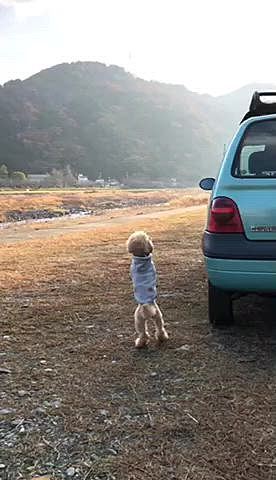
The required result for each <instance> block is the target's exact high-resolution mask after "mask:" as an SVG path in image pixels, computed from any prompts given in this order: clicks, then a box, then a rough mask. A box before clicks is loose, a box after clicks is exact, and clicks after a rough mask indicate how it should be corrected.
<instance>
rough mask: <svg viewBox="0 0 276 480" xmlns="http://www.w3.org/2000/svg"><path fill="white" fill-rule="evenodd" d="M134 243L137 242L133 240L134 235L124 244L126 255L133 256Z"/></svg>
mask: <svg viewBox="0 0 276 480" xmlns="http://www.w3.org/2000/svg"><path fill="white" fill-rule="evenodd" d="M136 243H137V240H136V238H135V235H134V234H132V235H130V237H129V238H128V240H127V242H126V248H127V251H128V253H132V254H134V251H135V249H136Z"/></svg>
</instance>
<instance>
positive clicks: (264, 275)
mask: <svg viewBox="0 0 276 480" xmlns="http://www.w3.org/2000/svg"><path fill="white" fill-rule="evenodd" d="M205 263H206V268H207V274H208V278H209V280H210V282H211V283H212V285H214V286H215V287H218V288H221V289H224V290H231V291H235V292H236V291H240V292H256V293H274V292H275V294H276V260H266V261H261V260H231V259H230V260H229V259H221V258H210V257H206V256H205Z"/></svg>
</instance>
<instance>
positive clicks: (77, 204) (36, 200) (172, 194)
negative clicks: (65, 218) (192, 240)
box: [0, 189, 207, 222]
mask: <svg viewBox="0 0 276 480" xmlns="http://www.w3.org/2000/svg"><path fill="white" fill-rule="evenodd" d="M206 198H207V195H206V194H200V193H199V190H198V189H184V190H153V191H144V190H141V191H139V190H137V191H133V190H129V191H128V190H112V189H109V190H105V189H103V190H102V189H99V190H95V191H88V192H86V191H78V190H76V191H75V192H67V191H66V190H65V191H62V190H61V191H60V192H51V191H49V192H43V193H41V194H40V193H33V192H29V193H24V194H18V193H16V194H11V193H10V194H6V195H5V194H2V195H0V222H4V221H6V220H7V214H8V213H9V212H13V211H18V212H26V211H37V210H48V211H49V212H53V211H63V210H66V209H68V208H88V209H92V210H93V209H94V208H97V209H107V208H109V209H112V208H116V207H127V206H131V205H133V204H135V203H137V204H141V205H142V204H161V203H168V202H169V203H170V204H172V205H173V206H185V205H187V206H188V205H191V204H201V203H206V201H207V200H206ZM174 202H175V203H174Z"/></svg>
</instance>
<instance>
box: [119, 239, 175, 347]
mask: <svg viewBox="0 0 276 480" xmlns="http://www.w3.org/2000/svg"><path fill="white" fill-rule="evenodd" d="M127 250H128V252H129V253H131V254H132V255H133V257H132V262H131V270H130V271H131V277H132V282H133V287H134V297H135V300H136V302H137V303H138V306H137V308H136V310H135V313H134V321H135V330H136V333H137V338H136V340H135V346H136V348H143V347H145V346H146V345H147V344H148V342H149V339H150V335H149V332H148V321H149V320H150V319H152V320H153V321H154V322H155V330H156V331H155V337H156V340H157V341H158V343H161V342H164V341H165V340H168V338H169V337H168V334H167V332H166V329H165V327H164V320H163V315H162V312H161V310H160V308H159V307H158V305H157V303H156V298H157V287H156V281H157V275H156V268H155V265H154V262H153V260H152V252H153V243H152V240H151V238H150V237H149V236H148V235H147V234H146V233H145V232H140V231H139V232H134V233H133V234H132V235H130V237H129V239H128V241H127Z"/></svg>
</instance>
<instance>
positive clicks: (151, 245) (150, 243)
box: [147, 238, 153, 253]
mask: <svg viewBox="0 0 276 480" xmlns="http://www.w3.org/2000/svg"><path fill="white" fill-rule="evenodd" d="M147 252H148V253H152V252H153V243H152V240H151V238H148V241H147Z"/></svg>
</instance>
